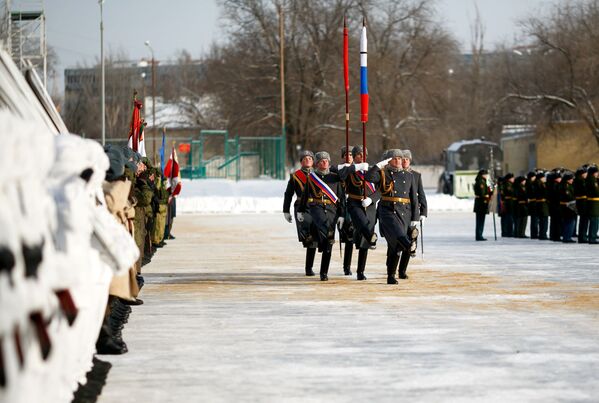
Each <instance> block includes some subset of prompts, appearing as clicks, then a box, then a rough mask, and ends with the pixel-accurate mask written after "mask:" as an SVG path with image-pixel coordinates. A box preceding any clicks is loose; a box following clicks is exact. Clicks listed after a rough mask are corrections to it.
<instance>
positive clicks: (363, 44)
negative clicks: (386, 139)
mask: <svg viewBox="0 0 599 403" xmlns="http://www.w3.org/2000/svg"><path fill="white" fill-rule="evenodd" d="M360 101H361V102H360V104H361V112H362V113H361V120H362V147H363V150H362V162H366V122H368V41H367V38H366V18H362V35H361V36H360ZM366 189H367V182H366V180H364V198H366V195H367V193H366Z"/></svg>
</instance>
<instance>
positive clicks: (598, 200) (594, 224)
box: [586, 165, 599, 245]
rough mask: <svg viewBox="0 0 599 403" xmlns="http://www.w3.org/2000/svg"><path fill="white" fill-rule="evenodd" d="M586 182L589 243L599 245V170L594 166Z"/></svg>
mask: <svg viewBox="0 0 599 403" xmlns="http://www.w3.org/2000/svg"><path fill="white" fill-rule="evenodd" d="M587 172H588V175H587V180H586V194H587V211H588V213H589V237H588V238H589V243H590V244H592V245H597V244H599V241H597V231H598V230H599V169H597V166H596V165H592V166H590V167H589V169H588V171H587Z"/></svg>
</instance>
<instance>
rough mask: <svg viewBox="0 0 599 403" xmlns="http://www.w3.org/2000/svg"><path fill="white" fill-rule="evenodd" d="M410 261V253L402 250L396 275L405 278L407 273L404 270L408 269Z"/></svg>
mask: <svg viewBox="0 0 599 403" xmlns="http://www.w3.org/2000/svg"><path fill="white" fill-rule="evenodd" d="M409 261H410V253H409V252H407V251H406V252H402V254H401V259H400V261H399V273H398V277H399V278H400V279H402V280H406V279H407V278H408V275H407V274H406V270H407V269H408V262H409Z"/></svg>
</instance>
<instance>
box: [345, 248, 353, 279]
mask: <svg viewBox="0 0 599 403" xmlns="http://www.w3.org/2000/svg"><path fill="white" fill-rule="evenodd" d="M353 252H354V244H353V243H351V242H347V243H346V244H345V254H344V255H343V274H345V275H346V276H351V275H352V272H351V258H352V254H353Z"/></svg>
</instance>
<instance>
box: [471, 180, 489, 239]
mask: <svg viewBox="0 0 599 403" xmlns="http://www.w3.org/2000/svg"><path fill="white" fill-rule="evenodd" d="M488 176H489V172H488V171H487V170H486V169H481V170H480V171H478V174H477V175H476V179H475V180H474V213H475V214H476V230H475V239H476V240H477V241H486V240H487V239H486V238H484V237H483V230H484V228H485V217H486V216H487V214H489V200H491V189H490V188H489V185H488V184H487V178H488Z"/></svg>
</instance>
